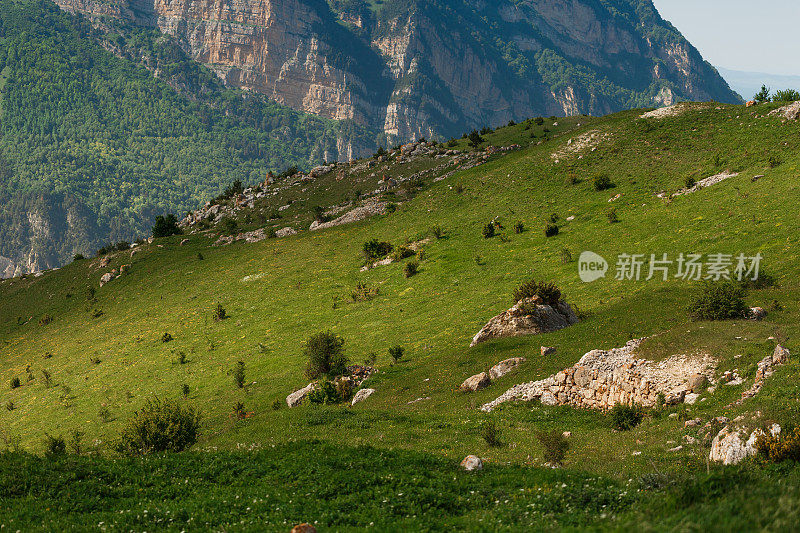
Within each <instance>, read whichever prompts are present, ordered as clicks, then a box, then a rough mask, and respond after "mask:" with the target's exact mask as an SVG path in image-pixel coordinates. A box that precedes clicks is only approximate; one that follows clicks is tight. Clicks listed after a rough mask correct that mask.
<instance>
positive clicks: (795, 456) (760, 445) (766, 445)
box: [756, 426, 800, 463]
mask: <svg viewBox="0 0 800 533" xmlns="http://www.w3.org/2000/svg"><path fill="white" fill-rule="evenodd" d="M756 450H758V455H759V456H760V457H762V458H763V459H766V460H768V461H771V462H773V463H782V462H784V461H795V462H800V426H798V427H796V428H794V429H793V430H792V429H785V430H784V431H782V432H781V433H779V434H778V435H777V436H773V435H772V433H770V432H769V431H764V432H763V433H762V434H761V435H759V436H758V438H757V439H756Z"/></svg>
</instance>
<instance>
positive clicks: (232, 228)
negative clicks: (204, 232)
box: [219, 217, 239, 235]
mask: <svg viewBox="0 0 800 533" xmlns="http://www.w3.org/2000/svg"><path fill="white" fill-rule="evenodd" d="M219 228H220V230H221V231H222V233H223V235H234V234H235V233H236V232H237V231H238V230H239V223H238V222H236V220H234V219H232V218H231V217H223V218H222V220H220V222H219Z"/></svg>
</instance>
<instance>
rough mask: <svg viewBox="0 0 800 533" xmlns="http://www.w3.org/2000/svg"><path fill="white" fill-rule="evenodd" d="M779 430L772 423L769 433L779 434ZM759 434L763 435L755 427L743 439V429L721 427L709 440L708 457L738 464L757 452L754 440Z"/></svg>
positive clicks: (719, 461)
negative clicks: (709, 450) (709, 449)
mask: <svg viewBox="0 0 800 533" xmlns="http://www.w3.org/2000/svg"><path fill="white" fill-rule="evenodd" d="M780 432H781V427H780V426H779V425H777V424H773V425H772V427H771V428H770V433H771V434H772V435H773V436H777V435H779V434H780ZM759 435H763V431H761V430H760V429H757V430H755V431H753V432H752V433H751V434H750V436H749V438H747V440H745V437H747V433H746V432H745V431H744V430H743V429H738V428H733V427H730V426H726V427H724V428H722V430H721V431H720V432H719V433H718V434H717V436H716V437H714V440H713V441H712V442H711V452H710V454H709V456H708V458H709V459H710V460H711V461H714V462H717V463H722V464H725V465H735V464H738V463H740V462H742V461H743V460H744V459H746V458H748V457H752V456H754V455H756V453H758V450H756V440H757V439H758V436H759Z"/></svg>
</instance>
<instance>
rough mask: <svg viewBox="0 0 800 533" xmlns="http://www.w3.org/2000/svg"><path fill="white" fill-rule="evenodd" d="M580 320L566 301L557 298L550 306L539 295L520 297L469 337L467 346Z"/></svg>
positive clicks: (538, 332) (540, 331)
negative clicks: (556, 301) (469, 342)
mask: <svg viewBox="0 0 800 533" xmlns="http://www.w3.org/2000/svg"><path fill="white" fill-rule="evenodd" d="M578 322H579V320H578V317H577V316H576V315H575V312H574V311H573V310H572V308H571V307H570V306H569V304H568V303H566V302H564V301H563V300H562V301H559V302H558V303H557V304H555V305H553V306H550V305H547V304H544V303H543V302H542V299H541V298H539V297H538V296H534V297H533V298H526V299H524V300H520V301H519V302H517V304H516V305H515V306H514V307H512V308H511V309H509V310H508V311H504V312H502V313H500V314H499V315H497V316H496V317H494V318H492V319H491V320H490V321H489V323H488V324H486V325H485V326H483V328H482V329H481V330H480V331H479V332H478V334H477V335H475V337H474V338H473V339H472V343H471V344H470V347H472V346H476V345H478V344H480V343H482V342H486V341H489V340H493V339H502V338H505V337H518V336H521V335H538V334H541V333H550V332H552V331H558V330H559V329H564V328H566V327H569V326H572V325H573V324H577V323H578Z"/></svg>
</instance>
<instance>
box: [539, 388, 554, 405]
mask: <svg viewBox="0 0 800 533" xmlns="http://www.w3.org/2000/svg"><path fill="white" fill-rule="evenodd" d="M541 402H542V405H550V406H553V405H558V400H556V397H555V395H554V394H553V393H552V392H550V391H545V392H543V393H542V399H541Z"/></svg>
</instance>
